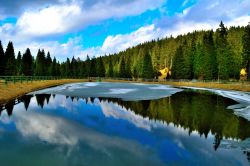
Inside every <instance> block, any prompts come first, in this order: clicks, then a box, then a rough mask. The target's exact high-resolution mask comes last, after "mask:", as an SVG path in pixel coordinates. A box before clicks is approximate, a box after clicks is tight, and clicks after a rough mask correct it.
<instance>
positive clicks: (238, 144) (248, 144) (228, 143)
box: [219, 138, 250, 151]
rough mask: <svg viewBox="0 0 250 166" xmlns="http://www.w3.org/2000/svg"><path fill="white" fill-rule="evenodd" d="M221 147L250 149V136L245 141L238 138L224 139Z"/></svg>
mask: <svg viewBox="0 0 250 166" xmlns="http://www.w3.org/2000/svg"><path fill="white" fill-rule="evenodd" d="M219 148H223V149H240V150H243V151H250V138H247V139H245V140H243V141H236V140H229V139H226V140H222V141H221V143H220V146H219Z"/></svg>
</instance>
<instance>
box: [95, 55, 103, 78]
mask: <svg viewBox="0 0 250 166" xmlns="http://www.w3.org/2000/svg"><path fill="white" fill-rule="evenodd" d="M96 72H97V76H98V77H105V67H104V64H103V60H102V57H99V58H98V59H97V65H96Z"/></svg>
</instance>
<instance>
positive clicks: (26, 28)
mask: <svg viewBox="0 0 250 166" xmlns="http://www.w3.org/2000/svg"><path fill="white" fill-rule="evenodd" d="M120 3H122V5H119V3H117V2H116V0H105V1H97V2H96V3H92V4H90V5H86V2H82V1H73V2H72V3H71V4H61V5H54V6H49V7H47V8H43V9H40V10H33V11H26V12H25V13H24V14H22V15H21V17H20V18H19V19H18V21H17V30H18V31H20V33H21V34H25V35H26V36H32V37H37V36H38V37H39V36H43V35H51V34H59V33H64V32H72V31H75V30H76V29H79V28H84V27H86V26H88V25H91V24H94V23H96V22H99V21H102V20H106V19H110V18H122V17H125V16H134V15H138V14H141V13H143V12H144V11H146V10H151V9H155V8H157V7H159V6H161V5H162V3H163V0H155V1H154V2H152V1H150V0H135V1H126V2H120ZM128 9H129V10H128Z"/></svg>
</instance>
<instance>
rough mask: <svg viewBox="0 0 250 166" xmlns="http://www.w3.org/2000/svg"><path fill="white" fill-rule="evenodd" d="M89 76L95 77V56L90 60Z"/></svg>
mask: <svg viewBox="0 0 250 166" xmlns="http://www.w3.org/2000/svg"><path fill="white" fill-rule="evenodd" d="M90 76H91V77H97V73H96V58H95V57H93V58H92V59H91V62H90Z"/></svg>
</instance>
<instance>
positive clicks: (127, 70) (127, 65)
mask: <svg viewBox="0 0 250 166" xmlns="http://www.w3.org/2000/svg"><path fill="white" fill-rule="evenodd" d="M130 64H131V60H130V58H129V57H128V59H127V62H126V66H125V71H126V78H132V72H131V66H130Z"/></svg>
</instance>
